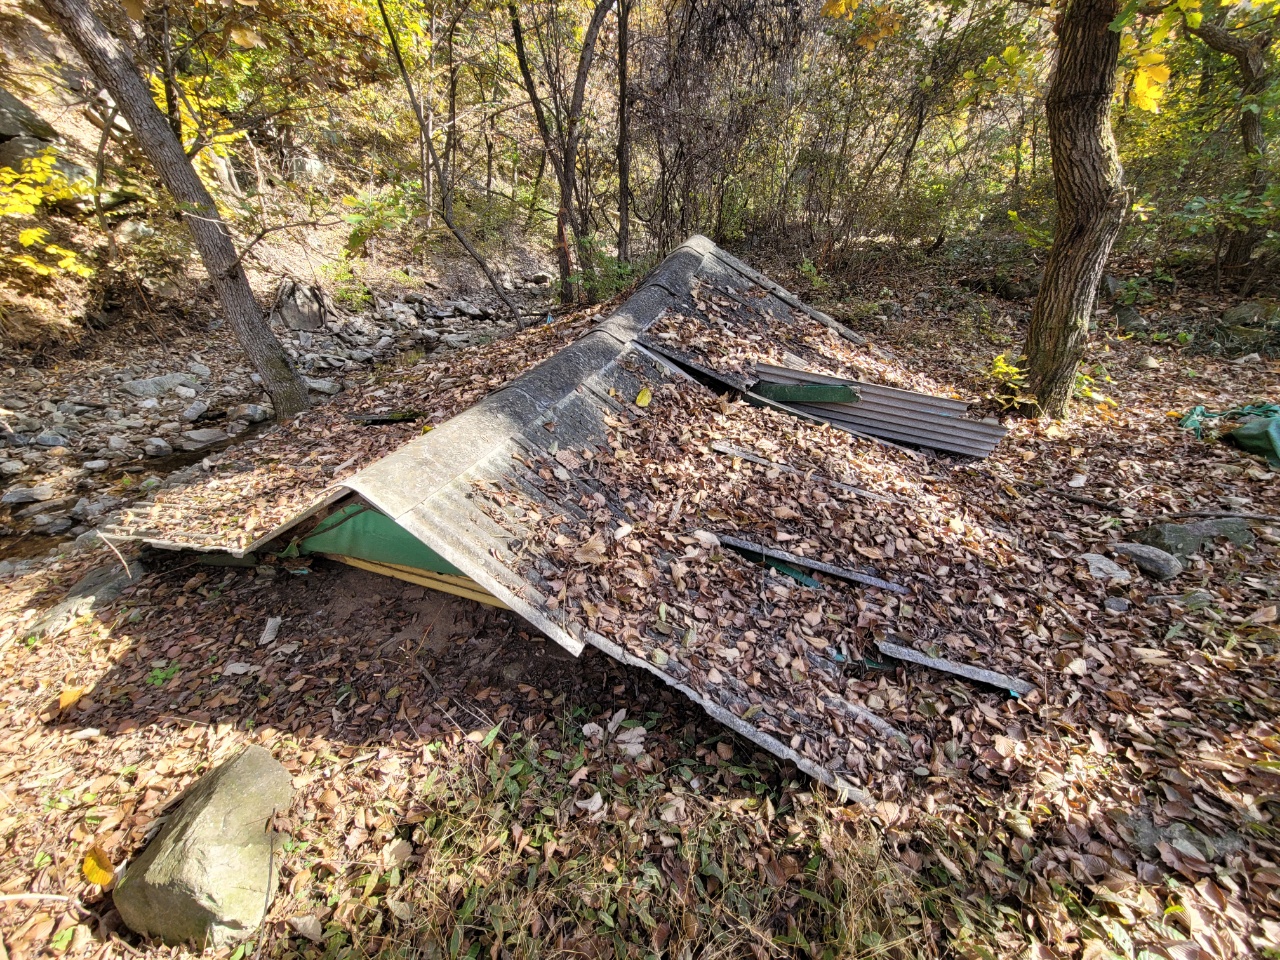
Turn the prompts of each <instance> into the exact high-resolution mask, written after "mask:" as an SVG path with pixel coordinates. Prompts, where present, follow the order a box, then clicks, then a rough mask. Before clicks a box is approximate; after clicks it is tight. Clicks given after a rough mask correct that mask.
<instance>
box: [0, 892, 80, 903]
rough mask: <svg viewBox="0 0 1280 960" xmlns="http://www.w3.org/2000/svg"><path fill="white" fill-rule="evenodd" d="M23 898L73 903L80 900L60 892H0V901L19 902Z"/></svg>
mask: <svg viewBox="0 0 1280 960" xmlns="http://www.w3.org/2000/svg"><path fill="white" fill-rule="evenodd" d="M23 900H57V901H59V902H61V903H74V904H77V905H79V903H80V901H79V900H77V899H76V898H75V897H67V896H64V895H62V894H60V893H5V894H0V903H19V902H21V901H23Z"/></svg>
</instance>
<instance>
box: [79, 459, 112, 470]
mask: <svg viewBox="0 0 1280 960" xmlns="http://www.w3.org/2000/svg"><path fill="white" fill-rule="evenodd" d="M83 466H84V468H85V469H86V470H88V471H89V472H90V473H101V472H102V471H103V470H105V469H107V467H109V466H111V461H110V460H86V461H85V462H84V464H83Z"/></svg>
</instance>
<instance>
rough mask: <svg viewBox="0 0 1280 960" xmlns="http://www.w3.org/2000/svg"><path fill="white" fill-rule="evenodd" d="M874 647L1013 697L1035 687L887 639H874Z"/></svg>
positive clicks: (1025, 682) (892, 655)
mask: <svg viewBox="0 0 1280 960" xmlns="http://www.w3.org/2000/svg"><path fill="white" fill-rule="evenodd" d="M876 649H877V650H879V651H880V652H881V653H883V654H884V655H885V656H886V657H893V658H894V659H896V660H906V661H907V662H909V663H915V664H919V665H920V666H922V667H931V668H932V669H934V670H941V671H943V672H944V673H954V674H955V675H956V676H960V677H965V678H966V679H969V680H973V681H975V682H977V683H985V684H988V685H989V686H992V687H998V688H1000V689H1002V690H1008V691H1009V692H1010V693H1011V694H1013V695H1014V696H1015V697H1024V696H1026V695H1027V694H1028V693H1031V691H1033V690H1035V689H1036V686H1035V684H1031V683H1027V681H1025V680H1018V679H1017V678H1015V677H1011V676H1009V675H1007V674H1004V673H999V672H997V671H995V670H985V669H983V668H982V667H972V666H969V664H967V663H956V662H955V661H953V660H944V659H942V658H941V657H930V656H926V655H925V654H923V653H921V652H920V651H918V650H913V649H912V648H911V647H904V646H900V645H899V644H896V643H890V642H889V641H888V640H878V641H876Z"/></svg>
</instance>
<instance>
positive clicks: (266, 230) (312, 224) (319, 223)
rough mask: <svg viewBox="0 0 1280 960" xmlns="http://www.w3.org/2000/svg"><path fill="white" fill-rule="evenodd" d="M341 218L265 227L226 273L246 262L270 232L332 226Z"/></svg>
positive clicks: (299, 221)
mask: <svg viewBox="0 0 1280 960" xmlns="http://www.w3.org/2000/svg"><path fill="white" fill-rule="evenodd" d="M341 222H342V221H341V220H295V221H291V222H289V223H278V224H276V225H275V226H274V227H263V228H262V229H261V230H259V231H258V234H257V236H255V237H254V238H253V239H252V240H250V241H249V245H248V246H247V247H245V248H244V249H243V250H241V251H240V256H238V257H236V261H235V263H233V264H231V266H229V267H227V269H226V270H225V271H223V272H224V274H225V275H227V276H230V275H231V274H232V273H234V272H235V271H236V269H237V268H239V266H240V264H241V263H243V262H244V258H245V257H247V256H248V255H249V251H250V250H252V249H253V248H254V247H256V246H257V245H258V244H259V243H261V242H262V240H263V239H264V238H265V237H266V236H267V234H269V233H275V232H276V231H277V230H288V229H289V228H290V227H332V226H334V225H335V224H339V223H341Z"/></svg>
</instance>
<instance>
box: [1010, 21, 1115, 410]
mask: <svg viewBox="0 0 1280 960" xmlns="http://www.w3.org/2000/svg"><path fill="white" fill-rule="evenodd" d="M1118 12H1119V0H1069V2H1068V4H1067V7H1066V11H1065V12H1064V14H1063V18H1062V27H1061V34H1060V37H1059V40H1058V56H1057V63H1056V65H1055V66H1054V69H1053V76H1052V77H1051V78H1050V81H1049V93H1048V96H1047V97H1046V100H1045V114H1046V116H1047V119H1048V123H1049V147H1050V153H1051V156H1052V159H1053V185H1054V191H1055V194H1056V199H1057V205H1058V223H1057V229H1056V230H1055V232H1054V238H1053V248H1052V249H1051V250H1050V251H1049V259H1048V262H1047V263H1046V264H1045V271H1044V281H1043V283H1042V284H1041V286H1040V294H1039V296H1038V297H1036V304H1035V309H1034V311H1033V312H1032V315H1031V328H1030V330H1029V331H1028V333H1027V348H1026V357H1027V367H1028V378H1027V381H1028V388H1029V389H1030V392H1031V393H1032V395H1033V396H1035V398H1036V400H1037V403H1038V413H1039V414H1041V415H1048V416H1050V417H1055V418H1057V417H1062V416H1064V415H1065V414H1066V410H1067V404H1068V403H1069V402H1070V400H1071V395H1072V392H1073V390H1074V387H1075V377H1076V368H1077V367H1078V366H1079V364H1080V360H1081V358H1082V357H1083V356H1084V348H1085V343H1086V341H1087V340H1088V337H1089V320H1090V317H1091V316H1092V314H1093V302H1094V298H1095V296H1096V294H1097V289H1098V281H1099V280H1100V279H1101V278H1102V270H1103V267H1104V266H1105V265H1106V262H1107V256H1108V255H1109V254H1110V253H1111V245H1112V244H1113V243H1114V242H1115V239H1116V236H1117V234H1119V232H1120V223H1121V221H1122V220H1123V219H1124V208H1125V201H1126V195H1125V191H1124V186H1123V183H1122V178H1123V173H1124V171H1123V170H1122V169H1121V166H1120V159H1119V157H1118V156H1117V155H1116V142H1115V138H1114V136H1112V132H1111V98H1112V95H1113V94H1114V92H1115V83H1116V65H1117V60H1118V58H1119V54H1120V34H1119V33H1118V32H1116V31H1114V30H1112V29H1110V24H1111V21H1112V20H1114V19H1115V17H1116V14H1117V13H1118Z"/></svg>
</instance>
